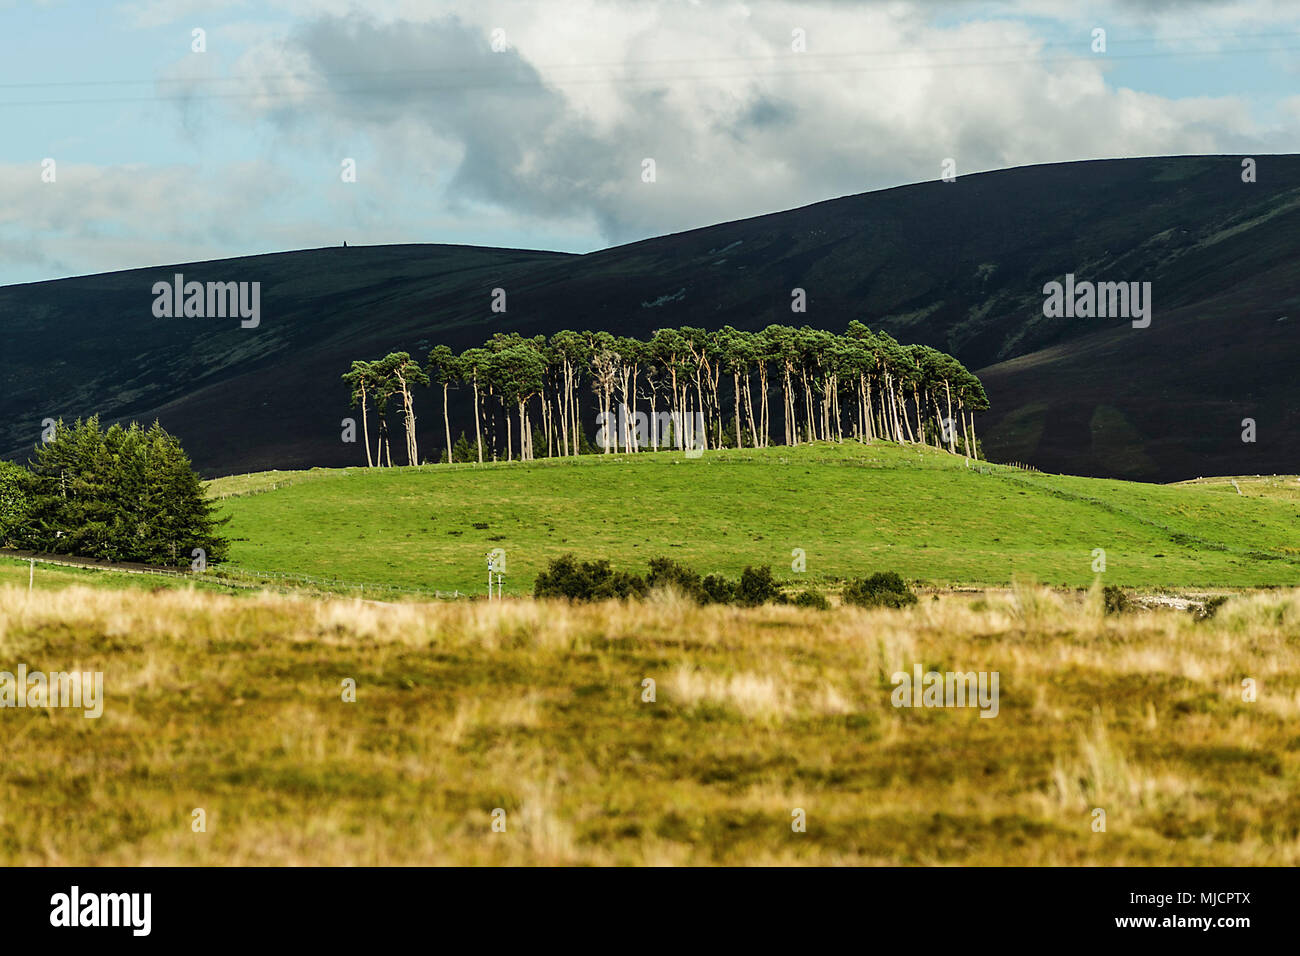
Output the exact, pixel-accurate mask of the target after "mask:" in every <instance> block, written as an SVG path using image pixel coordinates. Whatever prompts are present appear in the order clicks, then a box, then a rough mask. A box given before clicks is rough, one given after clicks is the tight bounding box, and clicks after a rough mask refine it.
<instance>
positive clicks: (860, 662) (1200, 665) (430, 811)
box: [0, 585, 1300, 866]
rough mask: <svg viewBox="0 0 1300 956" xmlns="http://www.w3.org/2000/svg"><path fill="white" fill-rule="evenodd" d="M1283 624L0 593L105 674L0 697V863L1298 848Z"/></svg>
mask: <svg viewBox="0 0 1300 956" xmlns="http://www.w3.org/2000/svg"><path fill="white" fill-rule="evenodd" d="M1298 626H1300V592H1295V591H1289V592H1284V593H1283V592H1277V593H1271V594H1264V595H1254V596H1249V597H1246V596H1243V597H1237V598H1234V599H1232V600H1231V601H1229V602H1228V603H1227V604H1226V605H1224V606H1223V607H1222V608H1221V609H1220V610H1219V612H1218V613H1217V614H1216V615H1215V617H1213V618H1212V619H1210V620H1208V621H1202V622H1199V623H1198V622H1195V621H1193V619H1192V617H1191V615H1189V614H1186V613H1176V612H1172V611H1164V612H1147V613H1139V614H1125V615H1106V614H1104V613H1103V610H1102V606H1101V599H1100V594H1099V593H1098V592H1097V591H1096V590H1094V591H1093V592H1092V593H1090V594H1089V595H1087V596H1086V597H1083V598H1080V597H1077V596H1076V597H1062V596H1060V595H1056V594H1053V593H1050V592H1047V591H1046V590H1040V589H1036V588H1029V587H1019V588H1016V589H1014V590H1013V591H1011V592H1008V594H1007V595H1006V596H992V597H985V598H980V599H978V600H972V599H971V598H970V597H962V596H957V595H945V596H943V597H941V598H940V599H938V600H933V599H930V598H923V599H922V600H921V601H920V603H919V604H917V605H915V606H912V607H909V608H904V609H898V610H895V609H875V610H860V609H854V608H847V607H841V608H836V609H834V610H831V611H816V610H805V609H799V608H793V607H776V606H766V607H761V608H755V609H739V608H733V607H717V606H713V607H703V608H701V607H696V606H694V605H693V604H690V603H689V602H685V601H682V600H680V599H678V598H675V597H673V596H672V595H667V594H658V595H656V597H655V598H654V600H652V601H650V602H648V603H645V604H636V603H632V604H622V603H617V602H614V603H606V604H596V605H582V606H569V605H565V604H558V603H547V602H536V601H532V600H512V601H505V602H500V603H495V604H488V603H486V602H459V603H431V604H425V605H417V604H401V605H383V604H376V603H363V602H360V601H356V600H322V601H317V600H310V599H307V598H303V597H293V596H277V595H271V594H259V595H254V596H244V597H228V596H223V595H216V594H210V593H203V592H199V591H193V590H166V591H159V592H156V593H154V592H140V591H135V590H103V589H90V588H84V587H70V588H66V589H64V590H62V591H58V592H54V591H37V592H36V593H35V594H32V595H29V594H28V593H27V592H26V590H25V585H24V587H23V588H17V587H14V586H12V585H3V586H0V669H7V670H11V671H12V670H14V669H15V667H16V665H17V664H19V663H25V664H27V666H28V667H29V668H32V669H43V670H46V671H53V670H69V669H79V670H101V671H103V673H104V687H105V696H106V702H105V707H104V713H103V716H102V717H101V718H99V719H98V720H89V719H86V718H84V717H83V716H82V715H81V713H80V712H74V711H68V710H61V709H35V710H31V709H25V710H18V709H0V722H3V732H2V733H0V753H2V754H3V768H4V769H3V772H2V773H0V863H3V864H8V865H12V864H42V865H141V864H150V865H166V864H181V865H187V864H277V865H278V864H334V865H349V864H358V865H366V864H435V865H437V864H500V863H512V864H560V863H579V864H611V863H613V864H618V863H628V864H663V863H668V864H760V863H790V864H833V863H849V864H958V863H962V864H1099V865H1117V864H1134V865H1148V864H1190V865H1200V864H1222V865H1252V864H1276V865H1287V866H1294V865H1296V864H1298V863H1300V803H1298V802H1297V800H1296V793H1297V792H1300V735H1298V732H1297V729H1296V728H1297V718H1300V640H1298V639H1297V637H1296V636H1295V635H1296V634H1297V630H1298ZM915 664H920V665H921V666H922V667H925V668H929V669H936V670H960V671H981V670H983V671H998V672H999V674H1000V677H1001V680H1000V707H999V713H998V716H997V717H995V718H992V719H987V718H981V717H980V716H979V712H978V711H977V710H974V709H928V710H927V709H898V708H895V707H893V706H891V703H890V695H891V689H892V686H891V683H890V675H891V674H892V673H893V672H895V671H899V670H902V671H908V672H910V671H911V670H912V668H913V665H915ZM1247 677H1249V678H1253V679H1254V680H1255V681H1256V682H1257V686H1258V698H1257V699H1256V700H1255V701H1254V702H1247V701H1245V700H1243V697H1242V680H1243V679H1244V678H1247ZM346 678H351V679H353V680H355V681H356V702H355V703H347V702H344V700H343V699H342V686H343V681H344V680H345V679H346ZM647 679H650V680H653V681H655V682H656V686H655V694H654V697H655V699H654V700H653V701H652V702H651V701H646V700H644V699H643V696H644V695H645V691H646V686H647V685H645V683H644V682H645V681H646V680H647ZM196 808H202V809H203V810H204V811H205V813H206V820H207V829H206V832H202V833H199V832H194V830H193V829H192V820H193V817H192V811H193V810H194V809H196ZM497 808H500V809H502V810H504V811H505V813H506V831H505V832H504V833H498V832H493V830H492V828H491V822H492V812H493V810H494V809H497ZM1098 808H1100V809H1104V810H1105V811H1106V830H1105V832H1094V829H1093V820H1094V819H1095V817H1094V814H1093V811H1094V810H1095V809H1098ZM796 809H801V810H803V811H805V813H806V815H807V831H806V832H804V833H796V832H793V831H792V828H791V821H792V813H793V812H794V811H795V810H796Z"/></svg>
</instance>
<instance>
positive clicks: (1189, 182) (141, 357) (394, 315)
mask: <svg viewBox="0 0 1300 956" xmlns="http://www.w3.org/2000/svg"><path fill="white" fill-rule="evenodd" d="M1297 251H1300V157H1295V156H1282V157H1261V158H1260V160H1259V182H1257V183H1253V184H1244V183H1242V182H1241V180H1240V159H1239V157H1173V158H1156V159H1137V160H1112V161H1093V162H1082V163H1068V164H1055V165H1046V166H1036V167H1025V168H1019V169H1010V170H1001V171H997V172H990V173H982V174H977V175H971V176H965V177H962V178H960V179H959V180H958V181H957V182H955V183H942V182H931V183H920V184H917V185H912V186H905V187H899V188H896V189H889V190H882V191H878V192H872V193H865V194H861V195H856V196H848V197H844V198H841V199H834V200H830V201H827V202H822V203H818V204H815V205H812V206H808V207H804V208H801V209H795V210H790V211H786V212H779V213H773V214H770V215H765V216H760V217H757V218H753V219H747V220H741V221H737V222H731V223H724V224H720V225H715V226H709V227H706V228H701V229H696V230H692V231H689V232H684V233H680V234H675V235H669V236H663V237H659V238H655V239H650V240H645V241H642V242H637V243H633V244H630V245H626V246H619V247H615V248H612V249H606V250H603V251H600V252H594V253H591V254H588V255H583V256H574V255H565V254H557V253H545V252H527V251H519V250H500V249H477V248H470V247H459V246H380V247H367V248H347V249H343V248H331V249H317V250H307V251H302V252H294V253H283V254H278V255H269V256H255V257H248V258H244V259H232V260H224V261H219V262H208V263H196V264H184V265H177V266H170V265H169V266H159V267H156V268H150V269H140V270H133V271H129V272H119V273H112V274H108V275H102V276H91V277H85V278H77V279H65V280H59V281H53V282H43V283H35V284H28V285H19V286H9V287H5V288H0V315H3V317H4V321H5V329H6V333H5V346H4V355H3V361H2V362H0V457H15V456H24V455H25V454H26V450H27V449H28V448H29V447H30V444H31V443H32V442H34V441H35V440H36V438H37V436H38V435H39V432H40V420H41V419H42V418H45V417H58V416H60V415H62V416H65V417H75V416H78V415H87V414H91V413H94V412H99V413H101V414H102V415H103V416H104V417H105V418H106V419H116V418H125V417H134V418H138V419H152V418H154V417H158V418H160V419H161V420H162V422H163V424H164V425H165V426H166V427H167V428H169V429H170V430H172V431H174V432H176V433H177V434H179V435H180V436H181V437H182V439H183V440H184V441H185V443H186V445H187V447H188V448H189V449H190V451H191V453H192V455H193V457H194V460H195V462H196V464H197V465H198V466H199V467H200V468H201V469H202V470H203V471H204V472H205V473H206V474H209V475H218V474H231V473H236V472H243V471H253V470H262V469H268V468H297V467H306V466H311V465H336V466H337V465H346V464H354V463H355V460H356V459H357V457H358V453H359V449H358V447H357V446H346V445H343V444H342V443H341V442H340V441H339V439H338V431H339V420H340V419H341V418H342V417H343V416H344V415H346V414H348V408H347V398H346V393H345V390H344V389H343V388H342V386H341V385H340V384H339V382H338V376H339V375H340V374H341V372H342V371H344V370H345V369H346V367H347V364H348V362H349V361H350V360H351V359H353V358H357V357H366V356H374V355H377V354H383V353H384V352H386V351H388V350H391V349H399V348H400V349H406V350H409V351H412V352H414V353H416V354H420V355H422V354H423V352H424V351H425V350H426V349H427V348H428V346H430V345H432V344H435V343H446V344H448V345H451V346H452V347H453V348H457V349H461V348H465V347H467V346H469V345H472V344H478V343H479V342H481V341H482V340H483V339H485V338H486V337H487V336H489V335H490V334H491V333H492V332H494V331H509V330H518V331H521V332H523V333H525V334H537V333H539V332H552V331H555V330H556V329H559V328H566V327H567V328H604V329H610V330H612V331H616V332H619V333H623V334H637V335H645V334H647V333H648V332H650V331H651V330H653V329H655V328H657V327H661V326H668V325H699V326H705V327H719V326H721V325H724V324H731V325H734V326H736V327H738V328H749V329H753V328H760V327H762V326H765V325H767V324H769V323H771V322H782V323H786V324H801V323H807V324H811V325H816V326H820V327H825V328H834V329H842V328H843V327H844V325H845V324H846V323H847V322H848V321H849V320H850V319H852V318H857V319H861V320H863V321H865V322H867V323H868V324H869V325H871V326H873V327H876V328H883V329H885V330H887V331H890V332H891V333H893V334H895V335H896V336H898V337H899V338H900V339H902V340H904V341H909V342H921V343H925V344H930V345H934V346H936V347H938V348H942V349H944V350H946V351H950V352H952V353H953V354H955V355H956V356H957V357H958V358H959V359H961V360H962V361H963V362H964V363H965V364H966V365H967V366H968V367H971V368H976V369H982V371H981V375H982V376H983V377H984V378H985V381H986V385H987V389H988V393H989V398H990V401H991V402H992V406H993V407H992V411H991V412H989V413H988V414H987V415H986V416H984V419H983V421H982V423H981V434H982V436H983V437H984V439H985V440H986V442H987V447H988V450H989V452H990V454H991V455H992V456H993V457H995V458H996V457H1002V458H1017V459H1020V460H1028V461H1031V462H1033V463H1035V464H1038V465H1040V466H1041V467H1044V468H1048V469H1052V470H1060V471H1067V472H1071V473H1076V474H1089V475H1107V476H1120V477H1130V478H1143V479H1147V480H1159V481H1171V480H1178V479H1186V478H1195V477H1197V476H1200V475H1206V474H1215V473H1223V472H1231V473H1253V472H1260V473H1271V472H1286V471H1294V470H1296V469H1295V467H1294V462H1295V461H1296V460H1297V458H1300V428H1298V427H1297V425H1300V422H1297V421H1295V420H1293V418H1292V416H1293V414H1295V413H1292V412H1290V411H1288V410H1289V409H1296V408H1300V394H1298V390H1300V380H1297V379H1296V377H1295V376H1294V374H1292V373H1291V369H1292V368H1293V367H1294V366H1295V364H1296V362H1297V359H1300V354H1298V353H1300V341H1298V340H1297V337H1296V336H1295V334H1294V332H1293V328H1294V326H1295V323H1296V322H1297V321H1300V318H1297V298H1296V297H1297V289H1298V288H1300V257H1298V256H1297ZM175 272H182V273H184V275H185V277H186V279H191V280H198V281H207V280H213V281H260V282H261V283H262V284H263V289H262V315H263V319H262V322H261V325H260V327H259V328H257V329H241V328H239V324H238V322H237V321H234V320H219V319H188V320H187V319H156V318H154V317H153V315H152V313H151V305H152V294H151V288H152V285H153V283H154V282H155V281H158V280H160V279H164V280H170V278H171V276H172V275H173V274H174V273H175ZM1066 272H1074V273H1076V274H1078V275H1079V276H1080V277H1081V278H1083V277H1090V278H1093V279H1096V280H1125V281H1139V280H1140V281H1149V282H1151V283H1152V287H1153V300H1154V304H1155V314H1154V318H1153V321H1152V324H1151V326H1150V328H1147V329H1141V330H1137V329H1132V328H1130V327H1129V326H1128V325H1127V323H1123V322H1121V321H1116V320H1099V319H1092V320H1086V319H1045V318H1044V317H1043V315H1042V300H1043V295H1042V286H1043V284H1044V282H1046V281H1048V280H1051V279H1059V278H1060V277H1061V276H1062V275H1064V274H1065V273H1066ZM498 287H499V288H504V289H505V290H506V291H507V294H508V311H507V313H505V314H504V315H499V314H493V313H492V312H491V311H490V310H489V297H490V294H491V290H492V289H493V288H498ZM794 287H800V288H804V289H805V290H806V291H807V294H808V302H809V311H808V312H807V313H806V314H804V315H792V314H791V312H790V310H789V303H790V291H791V289H792V288H794ZM1284 317H1285V318H1284ZM417 401H418V402H420V403H421V414H422V417H423V421H424V422H425V423H429V422H433V421H434V420H435V419H436V417H437V414H438V411H439V408H438V404H437V402H436V401H435V400H434V398H433V396H432V394H431V393H425V394H421V395H419V396H418V397H417ZM460 405H461V407H459V408H457V409H455V410H454V414H455V417H456V418H457V421H458V422H459V424H460V427H464V425H465V414H464V405H465V403H464V402H462V403H460ZM1247 416H1249V417H1255V418H1256V419H1257V420H1258V423H1259V440H1258V442H1257V443H1255V444H1254V445H1243V443H1242V442H1241V440H1240V424H1239V423H1240V420H1241V419H1242V418H1243V417H1247ZM439 444H440V441H439V438H438V435H437V430H436V429H433V428H426V429H425V432H424V445H425V454H426V455H429V456H432V455H435V454H436V452H435V448H436V447H437V446H438V445H439Z"/></svg>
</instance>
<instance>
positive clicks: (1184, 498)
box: [210, 443, 1300, 594]
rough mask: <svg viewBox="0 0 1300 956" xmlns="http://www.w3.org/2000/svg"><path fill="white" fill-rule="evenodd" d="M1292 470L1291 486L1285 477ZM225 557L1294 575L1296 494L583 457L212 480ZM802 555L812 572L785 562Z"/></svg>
mask: <svg viewBox="0 0 1300 956" xmlns="http://www.w3.org/2000/svg"><path fill="white" fill-rule="evenodd" d="M1293 480H1294V479H1293ZM210 491H211V493H213V494H214V495H217V496H221V497H222V502H221V505H222V509H223V511H224V512H225V513H226V514H228V515H229V516H230V518H231V522H230V524H229V525H228V527H227V533H228V535H230V536H231V537H233V538H234V545H233V547H232V550H231V561H232V564H233V565H235V566H237V567H242V568H246V569H253V570H257V571H264V572H274V573H277V574H283V575H298V576H304V577H311V578H337V579H341V580H343V581H348V582H352V583H359V584H370V585H379V584H384V585H398V586H402V587H408V588H413V589H421V590H433V589H440V590H444V591H450V590H453V589H458V590H460V591H463V592H470V593H482V592H483V591H484V588H485V579H486V566H485V558H484V556H485V554H486V553H487V552H488V551H489V550H490V549H492V548H497V547H500V548H504V549H505V550H506V554H507V574H506V579H505V589H506V591H507V593H514V594H520V593H530V592H531V588H532V582H533V578H534V577H535V576H536V574H537V572H538V571H540V570H541V569H542V568H543V567H544V566H545V565H546V563H547V562H548V561H549V560H550V559H551V558H553V557H555V556H557V555H559V554H562V553H564V552H566V551H572V552H574V553H576V554H578V555H579V556H581V557H588V558H608V559H610V560H611V561H612V562H613V564H614V565H615V566H616V567H621V568H624V569H628V570H637V571H643V570H644V566H645V563H646V562H647V561H648V560H649V559H650V558H653V557H658V556H661V555H667V556H669V557H673V558H676V559H677V560H679V561H682V562H684V563H686V564H688V565H690V566H691V567H693V568H694V569H696V570H697V571H700V572H701V573H709V572H722V573H726V574H728V575H736V574H738V573H739V572H740V571H741V569H743V568H744V567H745V566H746V565H751V564H752V565H758V564H769V565H771V566H772V567H773V569H774V570H775V571H776V573H777V574H778V576H780V577H782V578H784V579H785V580H787V581H789V582H791V583H793V584H799V583H813V584H826V583H829V582H832V581H834V580H836V579H842V578H846V577H855V576H861V575H864V574H867V573H870V572H873V571H879V570H895V571H898V572H899V573H901V574H903V575H904V576H906V577H909V578H916V579H920V580H923V581H926V582H929V583H934V584H951V583H956V584H1007V583H1009V582H1011V581H1012V580H1013V579H1014V578H1015V577H1016V576H1020V575H1027V576H1031V577H1034V578H1036V579H1037V580H1038V581H1040V582H1041V583H1045V584H1052V585H1069V586H1087V585H1089V584H1090V583H1091V582H1092V581H1093V578H1094V574H1093V572H1092V562H1093V553H1092V552H1093V549H1095V548H1101V549H1104V550H1105V552H1106V566H1107V567H1106V573H1105V575H1104V580H1105V582H1106V583H1108V584H1118V585H1127V586H1141V587H1155V586H1171V587H1172V586H1222V587H1228V586H1238V587H1251V586H1265V585H1282V584H1300V546H1298V545H1297V542H1296V541H1295V536H1294V535H1295V527H1296V520H1297V517H1298V516H1300V501H1297V500H1295V499H1294V498H1290V497H1285V496H1281V495H1270V496H1256V495H1252V496H1240V495H1238V494H1237V493H1236V492H1235V491H1234V489H1233V488H1232V486H1231V485H1230V484H1227V483H1221V484H1212V485H1188V486H1160V485H1148V484H1137V483H1129V482H1122V481H1116V480H1105V479H1090V478H1076V477H1068V476H1056V475H1045V474H1037V473H1032V472H1025V471H1019V470H1016V469H1011V468H1006V467H1000V466H989V465H986V464H981V463H977V462H972V463H970V466H969V467H968V465H967V462H966V461H965V460H964V459H962V458H960V457H953V456H950V455H948V454H946V453H943V452H938V451H935V450H933V449H924V448H923V449H917V448H910V447H900V446H896V445H891V444H886V443H881V444H876V445H872V446H861V445H857V444H854V443H846V444H844V445H828V444H818V445H811V446H807V445H805V446H799V447H796V448H772V449H764V450H757V451H755V450H743V451H737V450H723V451H713V452H707V453H706V454H705V455H704V456H703V457H702V458H699V459H694V460H691V459H686V458H685V457H684V456H682V455H681V453H671V452H663V453H658V454H639V455H611V456H586V457H582V458H579V459H567V460H565V459H556V460H549V461H537V462H530V463H518V462H515V463H498V464H490V465H483V466H478V465H454V466H445V465H436V466H425V467H421V468H394V469H364V468H354V469H342V470H337V471H332V470H324V469H317V470H313V471H309V472H300V473H283V472H280V473H270V474H262V475H246V476H237V477H231V478H223V479H218V480H216V481H214V482H211V483H210ZM796 548H802V549H803V550H804V552H805V553H806V556H807V571H806V573H803V574H798V573H795V572H793V571H792V570H791V562H792V551H793V550H794V549H796Z"/></svg>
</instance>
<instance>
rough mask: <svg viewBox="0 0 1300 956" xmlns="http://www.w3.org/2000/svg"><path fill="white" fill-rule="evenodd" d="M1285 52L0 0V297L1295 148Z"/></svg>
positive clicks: (636, 13) (1135, 17) (903, 19)
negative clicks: (295, 252) (319, 255)
mask: <svg viewBox="0 0 1300 956" xmlns="http://www.w3.org/2000/svg"><path fill="white" fill-rule="evenodd" d="M1098 30H1102V31H1104V50H1103V49H1099V48H1098V47H1099V46H1100V44H1099V39H1100V37H1099V35H1098V34H1097V31H1098ZM196 31H201V32H199V33H196ZM1297 51H1300V3H1295V2H1294V0H1235V2H1219V0H1179V2H1174V0H1126V2H1089V0H1059V2H1058V0H1034V2H1031V0H1019V2H1003V3H989V2H965V0H952V2H945V0H928V2H925V0H922V2H909V0H889V2H872V0H858V2H850V0H824V2H797V3H796V2H786V0H753V2H733V0H559V2H549V0H537V2H529V0H425V2H416V0H366V2H364V3H355V2H351V0H263V2H256V3H255V2H251V0H206V2H199V0H118V2H114V0H67V2H63V0H49V2H30V0H0V124H2V125H0V129H2V130H3V133H2V134H0V285H6V284H11V283H20V282H33V281H40V280H44V279H52V278H61V277H66V276H73V275H86V274H92V273H97V272H106V271H112V270H116V269H126V268H135V267H145V266H154V265H161V264H169V263H179V262H190V261H195V260H202V259H214V258H225V257H230V256H239V255H250V254H257V253H265V252H280V251H286V250H292V249H304V248H315V247H319V246H333V245H339V244H341V243H342V242H343V241H347V242H348V244H349V245H375V244H385V243H408V242H436V243H455V244H471V245H489V246H506V247H515V248H528V249H555V250H562V251H567V252H589V251H592V250H595V249H601V248H605V247H608V246H610V245H616V244H620V243H625V242H631V241H635V240H637V239H643V238H647V237H649V236H655V235H663V234H665V233H670V232H677V231H681V230H684V229H691V228H695V227H698V226H705V225H710V224H712V223H716V222H724V221H727V220H732V219H739V218H744V217H747V216H755V215H761V214H763V213H767V212H775V211H778V210H782V209H789V208H793V207H796V206H802V205H806V204H808V203H812V202H817V201H819V200H823V199H830V198H834V197H837V196H844V195H850V194H853V193H860V192H865V191H868V190H872V189H879V188H885V187H889V186H896V185H901V184H905V183H912V182H920V181H925V180H933V179H938V178H939V177H940V175H941V173H942V171H943V164H944V161H945V160H952V163H953V168H954V169H955V171H956V175H957V176H958V177H960V176H962V175H965V174H968V173H973V172H977V171H981V170H988V169H999V168H1005V167H1011V166H1023V165H1029V164H1034V163H1050V162H1066V161H1075V160H1086V159H1097V158H1112V157H1126V156H1152V155H1181V154H1220V153H1222V154H1232V155H1241V156H1251V155H1262V154H1269V153H1287V152H1297V151H1300V94H1297V91H1298V90H1300V82H1297V81H1298V80H1300V76H1298V75H1297V74H1298V73H1300V56H1297ZM646 160H653V161H654V162H653V174H654V175H653V178H652V180H651V181H647V179H648V178H649V176H648V173H647V163H646ZM351 170H354V171H355V175H354V176H353V175H350V171H351Z"/></svg>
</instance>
